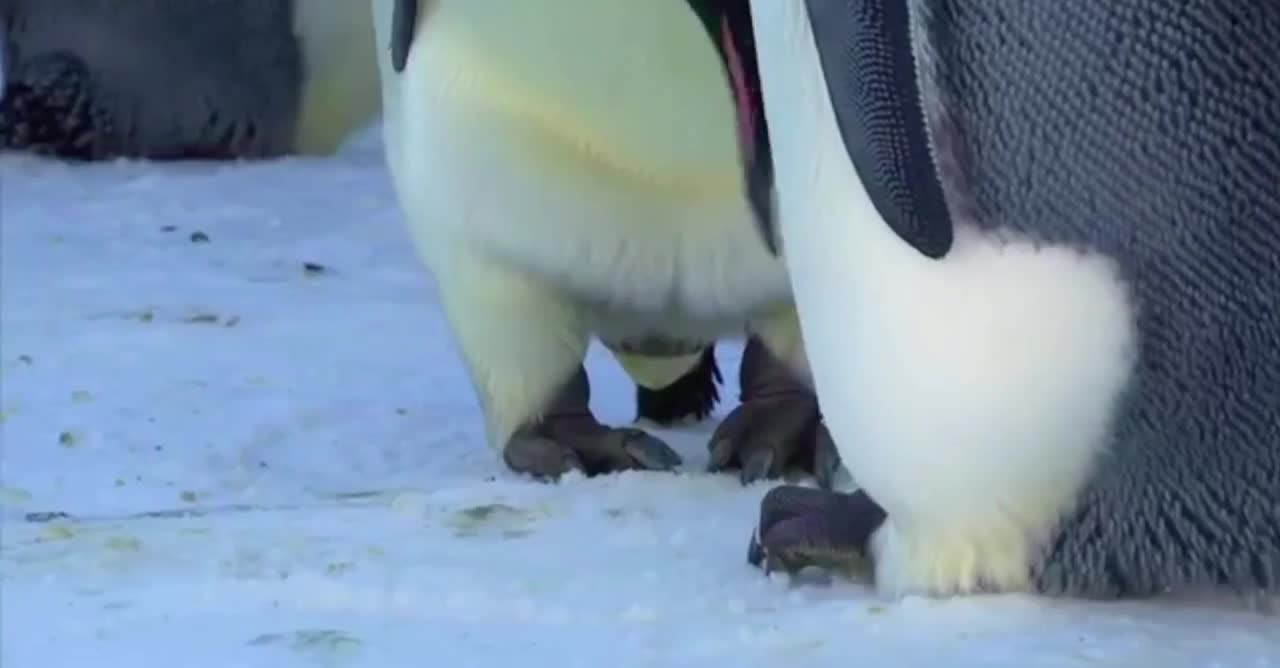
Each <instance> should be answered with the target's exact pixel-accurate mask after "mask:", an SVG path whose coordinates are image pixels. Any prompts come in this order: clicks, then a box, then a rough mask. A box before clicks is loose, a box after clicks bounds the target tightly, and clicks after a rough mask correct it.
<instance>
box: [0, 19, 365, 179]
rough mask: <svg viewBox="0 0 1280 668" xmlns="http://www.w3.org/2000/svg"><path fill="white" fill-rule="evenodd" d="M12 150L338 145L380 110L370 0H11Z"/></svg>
mask: <svg viewBox="0 0 1280 668" xmlns="http://www.w3.org/2000/svg"><path fill="white" fill-rule="evenodd" d="M0 20H2V21H3V33H2V35H3V43H4V45H5V58H4V66H5V72H4V74H5V76H4V92H3V97H2V98H0V148H4V149H9V150H19V151H29V152H32V153H36V154H43V155H50V156H56V157H60V158H67V159H77V160H102V159H112V158H120V157H124V158H138V159H154V160H170V159H236V158H269V157H277V156H281V155H285V154H291V153H298V154H312V155H322V154H329V153H332V152H333V151H335V150H336V149H337V148H338V147H339V145H340V144H341V143H342V142H343V141H344V140H345V139H346V138H347V137H348V136H349V135H350V134H351V133H353V132H354V131H356V130H358V129H359V128H360V127H362V126H363V125H365V124H367V123H368V122H370V121H372V120H373V119H374V118H375V117H376V116H377V114H378V111H379V103H380V100H381V97H380V95H379V93H378V73H377V69H376V62H375V60H374V58H375V55H374V47H373V26H372V24H371V17H370V14H369V8H368V6H367V5H365V4H364V3H362V2H333V1H332V0H231V1H226V0H184V1H183V2H162V1H160V0H58V1H57V2H49V1H48V0H0Z"/></svg>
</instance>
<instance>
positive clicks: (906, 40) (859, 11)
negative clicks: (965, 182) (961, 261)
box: [806, 0, 954, 258]
mask: <svg viewBox="0 0 1280 668" xmlns="http://www.w3.org/2000/svg"><path fill="white" fill-rule="evenodd" d="M908 3H909V0H806V5H807V7H808V11H809V22H810V24H811V25H812V28H813V37H814V42H815V44H816V45H817V50H818V56H819V58H820V59H821V62H822V70H823V75H824V77H825V78H826V82H827V88H828V90H829V91H830V94H831V104H832V108H833V109H835V115H836V123H837V124H838V125H839V127H840V135H841V137H842V138H843V139H844V145H845V150H846V151H848V153H849V159H850V160H851V161H852V163H853V166H854V169H855V170H856V171H857V173H858V176H859V178H860V179H861V180H862V184H863V186H864V187H865V188H866V189H867V193H868V194H869V195H870V196H871V200H872V202H873V203H874V204H875V207H876V210H877V211H879V212H880V215H881V216H882V217H883V218H884V219H885V222H887V223H888V224H889V226H890V227H891V228H893V231H894V232H895V233H896V234H897V235H898V236H899V237H901V238H902V240H903V241H905V242H907V243H908V244H910V245H911V246H912V247H913V248H915V249H916V250H917V251H919V252H920V253H921V254H923V255H925V256H927V257H930V258H940V257H943V256H945V255H946V254H947V252H948V251H950V250H951V244H952V240H953V235H954V231H953V229H952V224H951V218H950V215H949V213H948V210H947V203H946V200H945V198H944V195H943V193H944V191H943V187H942V181H941V179H940V178H939V175H938V170H937V165H936V163H935V162H934V158H933V154H932V150H931V147H930V142H929V130H928V125H927V122H926V120H925V114H924V109H923V107H922V102H921V100H922V97H921V90H920V85H919V82H918V79H917V78H916V67H915V57H914V54H913V52H912V43H911V16H910V11H909V8H908Z"/></svg>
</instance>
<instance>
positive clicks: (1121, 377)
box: [690, 0, 1280, 597]
mask: <svg viewBox="0 0 1280 668" xmlns="http://www.w3.org/2000/svg"><path fill="white" fill-rule="evenodd" d="M690 4H691V5H693V7H694V8H695V9H696V10H697V11H698V12H699V13H700V15H701V16H702V18H703V20H704V25H705V26H706V27H707V29H708V31H709V33H710V35H711V37H712V38H713V40H714V41H715V43H717V44H720V45H721V46H722V48H721V53H722V55H723V56H724V60H725V64H726V67H725V71H726V72H728V73H729V74H730V76H729V77H728V78H729V80H730V81H731V82H733V86H734V89H735V90H736V91H737V99H738V100H739V101H740V102H741V103H742V104H743V105H744V108H743V111H742V112H741V113H740V114H739V115H738V117H739V118H740V119H742V121H740V122H741V123H743V130H744V132H742V133H741V134H742V136H743V137H744V138H745V141H747V142H748V143H749V146H748V147H747V150H745V151H744V155H745V156H746V159H745V161H744V164H745V169H746V170H747V172H748V173H749V174H751V175H752V178H751V179H749V181H751V182H752V183H756V184H758V185H759V187H760V188H761V196H765V197H767V196H768V194H769V193H768V191H770V190H772V191H773V194H774V196H776V208H763V209H762V211H763V213H764V215H763V216H762V217H761V219H760V221H761V227H762V229H763V230H764V231H765V233H766V236H767V237H768V238H770V239H772V240H773V241H774V242H776V243H777V245H778V246H779V247H780V250H781V253H782V254H783V255H784V257H785V259H786V262H787V266H788V270H789V274H790V277H791V281H792V285H793V289H794V294H795V298H796V303H797V308H798V311H799V314H800V321H801V325H802V331H803V340H804V343H805V347H806V350H807V353H808V356H809V360H810V364H811V369H812V373H813V379H814V383H815V386H816V389H817V393H818V396H819V401H820V405H821V407H822V410H823V414H824V416H825V419H826V421H827V424H828V427H829V428H830V430H831V436H832V437H833V438H834V440H835V442H836V446H837V450H838V452H839V455H840V457H841V458H842V459H843V460H844V461H845V463H846V464H847V465H848V467H849V469H850V471H851V472H852V473H853V476H854V478H855V479H856V482H857V484H858V485H859V487H860V490H859V491H858V492H857V493H855V494H852V495H842V494H836V493H832V492H822V491H816V490H805V489H800V488H797V487H780V488H778V489H776V490H774V491H772V492H770V494H768V495H767V496H766V498H765V500H764V501H763V504H762V509H761V518H760V524H759V526H758V528H757V530H756V537H755V540H754V541H753V554H752V556H751V558H752V560H753V561H756V560H760V559H766V560H768V561H769V562H771V563H773V564H775V565H781V566H785V567H795V566H800V565H804V564H807V563H829V560H830V559H833V558H835V559H836V560H837V561H843V560H845V559H849V558H854V559H856V558H857V557H859V556H867V557H869V558H870V560H871V562H872V563H873V564H874V575H875V579H876V583H877V586H878V587H879V588H880V590H881V591H882V592H883V593H885V594H888V595H903V594H923V595H950V594H960V593H967V592H977V591H1031V592H1039V593H1043V594H1051V595H1072V596H1081V597H1118V596H1149V595H1155V594H1158V593H1163V592H1167V591H1171V590H1172V591H1177V590H1182V591H1190V590H1200V589H1203V588H1226V589H1234V590H1245V591H1251V592H1252V591H1256V590H1258V589H1261V590H1263V591H1267V592H1273V593H1274V592H1280V185H1278V184H1280V60H1277V59H1276V57H1275V54H1277V53H1280V4H1276V3H1243V2H1238V3H1233V2H1226V3H1204V2H1195V1H1191V0H1138V1H1135V2H1123V3H1117V2H1112V1H1111V0H1073V1H1072V2H1022V3H991V2H990V0H750V2H748V0H690ZM997 4H998V7H997V6H996V5H997ZM761 84H763V85H762V86H761ZM771 185H772V188H770V186H771ZM775 214H776V218H775ZM775 221H776V225H775ZM775 228H776V232H775ZM864 549H865V554H864V553H863V550H864Z"/></svg>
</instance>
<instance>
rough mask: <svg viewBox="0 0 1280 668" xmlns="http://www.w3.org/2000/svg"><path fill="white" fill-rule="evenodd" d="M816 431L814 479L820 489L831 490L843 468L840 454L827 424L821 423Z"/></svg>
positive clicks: (815, 428) (816, 426) (816, 427)
mask: <svg viewBox="0 0 1280 668" xmlns="http://www.w3.org/2000/svg"><path fill="white" fill-rule="evenodd" d="M814 430H815V435H814V444H813V477H814V480H816V481H817V483H818V486H819V487H821V488H822V489H831V488H832V486H833V485H834V483H835V479H836V474H837V473H839V472H840V468H841V466H842V463H841V461H840V453H839V452H838V451H837V450H836V444H835V441H834V440H832V438H831V432H829V431H827V425H826V424H825V423H823V422H821V421H819V422H818V424H817V425H815V426H814Z"/></svg>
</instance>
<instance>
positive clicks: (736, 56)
mask: <svg viewBox="0 0 1280 668" xmlns="http://www.w3.org/2000/svg"><path fill="white" fill-rule="evenodd" d="M689 8H690V9H692V10H693V12H694V14H696V15H697V16H698V20H699V21H701V22H702V27H703V28H704V29H705V30H706V31H707V36H708V37H709V38H710V39H711V42H712V43H713V44H714V45H715V47H716V52H717V53H719V54H720V62H721V64H723V65H724V68H725V77H726V80H727V82H728V84H729V88H730V89H731V90H732V92H733V95H734V97H735V98H737V106H738V107H739V109H738V113H739V118H738V123H739V125H741V124H742V123H743V122H744V120H746V119H745V117H744V116H743V115H745V114H749V115H750V118H751V127H750V128H748V129H747V132H748V136H747V137H745V139H744V141H743V145H741V146H739V148H740V149H741V154H742V171H743V179H744V182H745V186H746V193H747V201H748V203H750V205H751V210H752V212H753V213H754V214H755V216H754V218H755V223H756V231H758V232H759V233H760V238H761V240H762V241H764V245H765V248H767V249H769V252H770V253H772V254H773V255H774V256H777V255H778V231H777V222H776V220H775V216H774V209H773V200H774V190H773V151H772V150H771V149H770V146H769V124H768V121H767V120H766V119H765V114H764V92H763V90H761V86H760V66H759V63H758V61H757V60H756V47H755V33H754V31H753V30H752V24H751V3H749V2H746V1H745V0H743V1H741V2H721V1H716V0H689ZM735 67H737V68H739V69H740V72H741V75H742V83H743V84H745V85H746V89H745V90H738V89H737V86H736V85H735V84H734V81H735V76H734V71H733V70H734V68H735ZM744 106H745V108H743V107H744ZM739 130H740V131H741V130H743V128H742V127H739Z"/></svg>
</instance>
